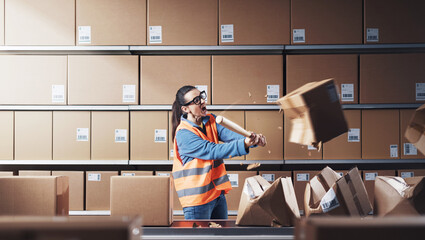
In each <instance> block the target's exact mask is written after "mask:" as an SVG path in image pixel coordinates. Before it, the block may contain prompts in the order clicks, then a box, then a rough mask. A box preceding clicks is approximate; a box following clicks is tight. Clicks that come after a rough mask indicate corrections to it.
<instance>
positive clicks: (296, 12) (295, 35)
mask: <svg viewBox="0 0 425 240" xmlns="http://www.w3.org/2000/svg"><path fill="white" fill-rule="evenodd" d="M362 10H363V2H362V0H355V1H338V0H321V1H308V0H304V1H299V0H296V1H294V0H292V1H291V30H292V39H291V43H292V44H361V43H362V15H363V14H362ZM300 31H301V33H303V34H300ZM302 31H303V32H302ZM342 33H343V34H342Z"/></svg>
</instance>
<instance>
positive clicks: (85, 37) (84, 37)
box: [78, 26, 91, 44]
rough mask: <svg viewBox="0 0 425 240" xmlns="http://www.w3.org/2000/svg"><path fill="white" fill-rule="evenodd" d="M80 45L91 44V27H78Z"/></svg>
mask: <svg viewBox="0 0 425 240" xmlns="http://www.w3.org/2000/svg"><path fill="white" fill-rule="evenodd" d="M78 43H86V44H90V43H91V26H79V27H78Z"/></svg>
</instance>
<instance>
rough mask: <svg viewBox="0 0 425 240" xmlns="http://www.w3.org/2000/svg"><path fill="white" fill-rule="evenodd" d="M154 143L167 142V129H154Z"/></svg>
mask: <svg viewBox="0 0 425 240" xmlns="http://www.w3.org/2000/svg"><path fill="white" fill-rule="evenodd" d="M154 141H155V142H156V143H166V142H167V129H155V140H154Z"/></svg>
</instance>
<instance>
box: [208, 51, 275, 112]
mask: <svg viewBox="0 0 425 240" xmlns="http://www.w3.org/2000/svg"><path fill="white" fill-rule="evenodd" d="M212 85H213V88H212V102H213V104H267V85H279V97H281V96H282V95H283V57H282V56H281V55H267V56H266V55H245V56H230V55H228V56H213V57H212Z"/></svg>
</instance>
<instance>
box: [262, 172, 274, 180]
mask: <svg viewBox="0 0 425 240" xmlns="http://www.w3.org/2000/svg"><path fill="white" fill-rule="evenodd" d="M261 176H262V177H263V178H264V179H266V180H267V181H269V182H274V174H272V173H264V174H263V175H261Z"/></svg>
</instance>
